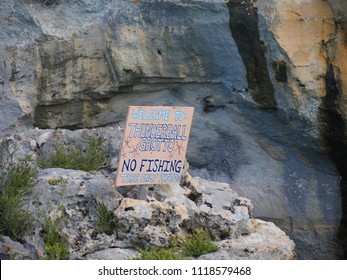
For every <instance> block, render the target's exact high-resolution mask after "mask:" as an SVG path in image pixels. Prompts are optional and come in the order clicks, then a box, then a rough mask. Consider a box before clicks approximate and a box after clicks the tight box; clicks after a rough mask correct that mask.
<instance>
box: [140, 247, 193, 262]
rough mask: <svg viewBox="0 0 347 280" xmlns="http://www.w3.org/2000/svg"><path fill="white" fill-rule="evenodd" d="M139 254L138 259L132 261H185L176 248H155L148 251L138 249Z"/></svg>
mask: <svg viewBox="0 0 347 280" xmlns="http://www.w3.org/2000/svg"><path fill="white" fill-rule="evenodd" d="M138 250H139V251H140V253H141V255H140V257H138V258H134V260H184V259H186V258H185V257H184V256H182V255H181V254H180V253H178V252H177V248H168V249H164V248H157V247H151V248H150V249H148V248H146V249H141V248H139V249H138Z"/></svg>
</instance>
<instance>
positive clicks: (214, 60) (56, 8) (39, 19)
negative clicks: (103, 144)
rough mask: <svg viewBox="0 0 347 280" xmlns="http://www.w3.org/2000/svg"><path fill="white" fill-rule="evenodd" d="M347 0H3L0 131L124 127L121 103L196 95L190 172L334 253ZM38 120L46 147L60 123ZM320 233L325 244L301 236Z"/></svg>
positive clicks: (309, 254) (339, 215)
mask: <svg viewBox="0 0 347 280" xmlns="http://www.w3.org/2000/svg"><path fill="white" fill-rule="evenodd" d="M345 3H346V2H345V1H344V0H336V1H335V0H329V1H321V0H296V1H289V2H288V1H275V0H258V1H248V0H246V1H243V0H230V1H228V3H226V1H224V0H209V1H202V0H201V1H198V0H191V1H190V0H189V1H186V0H181V1H176V0H165V1H155V0H142V1H122V0H111V1H109V0H107V1H106V0H98V1H91V0H69V1H68V0H60V1H54V3H53V5H42V4H40V1H39V0H23V1H10V0H3V1H2V4H1V9H0V39H1V40H0V57H1V58H2V62H1V63H0V89H1V93H0V101H1V102H0V130H1V131H5V132H6V133H12V132H15V131H23V130H27V129H28V128H31V127H33V126H38V127H41V128H57V127H59V128H64V127H65V128H71V129H76V128H83V127H94V126H105V125H109V124H117V125H119V127H120V129H122V128H123V123H124V119H125V114H126V110H127V106H128V105H168V106H171V105H175V106H194V107H195V116H194V120H193V128H192V130H191V137H190V142H189V148H188V155H187V158H188V160H189V162H190V163H191V168H190V173H191V174H192V175H194V176H199V177H202V178H205V179H208V180H213V181H219V182H226V183H232V185H233V188H234V189H235V190H236V191H237V192H238V193H240V194H242V196H245V197H248V198H250V199H251V200H252V202H253V204H254V205H255V208H254V211H253V213H254V215H255V216H257V217H264V218H266V219H268V220H272V221H275V222H276V223H277V224H278V225H285V227H286V229H288V233H289V234H290V235H291V236H292V237H293V238H294V239H295V241H297V243H298V244H300V248H302V250H301V249H300V254H299V258H328V259H334V258H337V257H339V256H340V255H339V253H336V252H337V250H338V248H339V247H340V246H339V244H338V243H337V242H336V241H335V240H334V238H332V236H334V233H335V228H336V225H337V224H338V223H339V222H340V220H346V217H347V214H346V212H347V211H346V209H347V206H346V205H347V202H346V197H347V195H345V194H344V193H345V192H346V191H345V190H346V189H347V187H343V188H341V189H342V190H343V191H342V199H341V192H340V176H341V175H343V178H344V181H346V179H345V178H346V175H344V174H347V172H346V170H345V168H344V166H347V164H346V163H345V160H344V158H347V157H345V156H344V155H345V154H347V153H346V143H347V140H346V139H347V138H346V131H345V129H344V127H345V122H346V119H347V113H346V112H347V110H346V107H347V102H346V100H347V99H346V92H347V84H346V79H345V77H347V75H346V73H347V69H346V67H347V64H346V63H344V61H346V59H347V58H346V55H347V51H346V43H345V42H346V4H345ZM240 17H241V18H240ZM236 23H238V24H241V26H242V30H243V32H242V33H241V32H240V31H239V32H237V31H238V30H239V26H238V25H235V24H236ZM336 23H337V24H336ZM233 24H234V25H233ZM242 24H243V25H242ZM233 30H234V32H233ZM235 31H236V32H235ZM240 33H241V34H240ZM240 37H243V39H242V38H240ZM245 46H247V52H244V51H243V50H245V49H246V48H245ZM255 66H256V67H255ZM336 124H338V125H336ZM115 127H116V126H115ZM117 131H118V130H117ZM47 133H48V134H46V135H45V136H42V138H41V139H36V140H37V141H36V140H35V141H36V142H37V144H38V147H39V148H40V150H41V151H42V152H44V150H45V149H47V150H49V149H50V144H49V143H46V142H47V139H51V138H50V137H53V136H54V137H56V136H57V137H60V136H59V135H60V133H61V131H60V132H59V131H58V132H52V131H48V132H47ZM50 133H52V135H51V134H50ZM66 134H67V135H70V134H71V135H72V137H73V136H74V133H73V132H66ZM115 135H116V137H118V138H121V135H120V134H118V133H115ZM65 136H66V135H65ZM65 136H64V135H63V137H62V139H66V140H67V141H73V139H67V138H68V137H67V138H66V137H65ZM334 139H339V140H338V141H334ZM48 142H49V141H48ZM114 144H115V142H113V143H112V144H110V145H109V151H110V152H111V153H112V160H113V163H115V162H116V155H117V152H118V150H117V149H118V147H119V146H116V147H114ZM34 146H35V143H34V142H32V145H30V143H29V144H28V145H27V146H26V148H24V149H23V153H25V152H26V151H31V150H33V149H31V148H30V147H34ZM326 153H328V155H326ZM329 157H330V158H329ZM114 166H116V165H114ZM264 198H266V199H264ZM342 202H343V203H342ZM341 204H343V205H342V206H341ZM288 221H291V223H288ZM346 224H347V222H346ZM302 228H304V229H305V230H302ZM322 228H324V231H323V232H322V234H318V235H316V234H315V231H316V230H317V229H322ZM328 229H329V230H328ZM305 231H307V236H305ZM315 244H324V245H322V246H326V247H325V248H324V250H323V249H322V250H317V251H312V250H309V249H305V248H311V247H314V246H315ZM305 246H306V247H305Z"/></svg>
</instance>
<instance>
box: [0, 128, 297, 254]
mask: <svg viewBox="0 0 347 280" xmlns="http://www.w3.org/2000/svg"><path fill="white" fill-rule="evenodd" d="M85 132H86V131H84V130H77V131H68V130H62V129H61V130H41V129H34V130H29V131H27V132H23V133H21V134H18V135H10V136H7V137H3V141H9V142H11V145H12V146H16V149H17V155H18V157H20V156H23V155H27V154H32V155H33V157H34V158H36V157H37V156H38V154H39V153H42V152H46V153H48V152H49V149H51V147H52V141H53V140H56V139H59V140H60V141H62V143H65V144H68V143H73V142H74V143H78V141H79V140H81V139H82V138H81V137H83V134H84V133H85ZM87 132H88V133H92V134H93V135H95V136H98V137H100V136H102V137H103V138H104V139H105V140H106V141H105V142H104V144H105V145H106V146H108V147H111V148H109V149H108V154H109V155H110V156H114V157H115V155H116V154H117V150H118V148H119V146H120V144H119V143H120V141H119V140H120V139H119V137H118V136H117V135H118V134H119V133H117V132H116V129H115V128H112V127H110V128H98V129H93V130H89V131H87ZM112 141H113V142H112ZM116 161H117V159H116V158H114V160H113V161H112V160H111V163H110V166H108V167H107V168H104V169H101V170H99V171H94V172H85V171H80V170H71V169H62V168H49V169H39V172H38V177H37V181H36V184H35V185H34V187H33V190H32V194H31V195H30V197H28V198H27V203H28V209H29V210H30V211H31V212H32V213H36V214H37V215H38V216H39V215H40V214H42V213H46V214H47V215H49V216H50V217H54V216H55V215H61V214H63V215H64V216H65V219H66V221H68V222H67V223H65V224H64V227H63V229H62V231H63V232H64V233H65V234H66V236H68V243H69V250H70V258H71V259H131V258H133V257H136V256H138V255H139V252H138V251H137V250H136V248H137V247H145V246H158V247H167V246H168V245H169V240H170V238H171V237H173V236H174V235H181V236H186V235H189V234H191V233H192V232H193V231H194V230H195V229H200V228H204V229H206V230H208V231H209V232H210V234H211V235H212V237H213V239H214V240H216V241H215V243H216V244H217V245H218V246H219V247H220V249H219V250H218V251H217V252H215V253H210V254H207V255H203V256H201V257H200V259H295V257H296V254H295V251H294V248H295V244H294V242H293V241H291V240H290V239H289V237H287V236H286V234H285V233H284V232H283V231H281V230H280V229H279V228H277V227H276V226H275V225H274V224H272V223H270V222H264V221H262V220H258V219H255V218H253V217H252V209H253V205H252V204H251V202H250V200H249V199H247V198H243V197H240V196H238V194H237V193H235V192H234V191H233V190H232V189H231V186H230V185H228V184H226V183H218V182H211V181H207V180H204V179H201V178H199V177H195V178H192V177H191V176H190V175H189V173H188V172H187V169H188V165H187V166H186V167H185V170H184V175H183V176H182V180H181V183H180V184H169V185H155V186H150V187H149V191H148V195H147V199H146V200H138V199H136V198H135V196H136V191H137V189H138V188H137V187H130V186H129V187H119V188H115V187H114V186H113V182H114V178H115V172H114V170H113V168H112V166H114V164H115V162H116ZM58 178H59V179H61V182H64V183H63V184H56V185H55V184H50V180H51V179H58ZM96 202H102V203H103V204H104V205H105V206H106V207H107V209H108V210H109V211H112V213H113V215H114V217H115V221H116V228H117V230H116V231H115V233H114V234H111V235H107V234H104V233H98V232H97V231H96V230H95V229H96V220H97V215H98V213H97V206H96V205H97V203H96ZM58 209H59V211H58ZM42 230H43V229H42V225H40V223H37V224H36V227H35V231H34V232H35V233H34V234H33V235H31V236H27V237H25V240H24V242H22V243H18V242H15V241H13V240H11V239H10V238H8V237H6V236H3V237H1V238H0V244H1V246H0V258H1V259H40V258H44V257H45V254H46V253H45V250H44V241H43V237H42Z"/></svg>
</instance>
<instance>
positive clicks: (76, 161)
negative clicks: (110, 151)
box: [38, 136, 108, 171]
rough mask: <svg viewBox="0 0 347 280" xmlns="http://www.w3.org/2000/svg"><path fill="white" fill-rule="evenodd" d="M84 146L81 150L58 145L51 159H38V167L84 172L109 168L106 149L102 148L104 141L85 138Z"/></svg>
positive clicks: (70, 146) (71, 146) (72, 146)
mask: <svg viewBox="0 0 347 280" xmlns="http://www.w3.org/2000/svg"><path fill="white" fill-rule="evenodd" d="M83 146H84V149H79V148H77V147H76V146H74V145H68V146H64V144H63V143H58V144H57V147H56V149H55V151H53V152H52V153H51V154H50V156H49V158H43V157H41V158H39V159H38V165H39V166H40V167H41V168H52V167H60V168H65V169H76V170H84V171H92V170H97V169H99V168H101V167H104V166H107V163H108V160H107V157H106V156H105V152H106V149H105V148H104V147H103V146H102V141H100V140H98V139H97V138H96V137H87V136H85V137H84V141H83Z"/></svg>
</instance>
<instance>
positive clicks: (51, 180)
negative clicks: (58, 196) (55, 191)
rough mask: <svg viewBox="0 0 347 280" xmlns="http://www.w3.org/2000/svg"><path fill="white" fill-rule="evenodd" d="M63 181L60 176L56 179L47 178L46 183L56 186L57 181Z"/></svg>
mask: <svg viewBox="0 0 347 280" xmlns="http://www.w3.org/2000/svg"><path fill="white" fill-rule="evenodd" d="M62 181H63V179H62V178H58V179H48V184H50V185H52V186H56V185H58V184H59V183H61V182H62Z"/></svg>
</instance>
